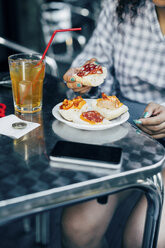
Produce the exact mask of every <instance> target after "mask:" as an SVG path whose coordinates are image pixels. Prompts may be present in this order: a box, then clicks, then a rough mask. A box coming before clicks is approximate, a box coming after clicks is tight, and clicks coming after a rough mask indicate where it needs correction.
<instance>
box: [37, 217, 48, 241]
mask: <svg viewBox="0 0 165 248" xmlns="http://www.w3.org/2000/svg"><path fill="white" fill-rule="evenodd" d="M49 215H50V213H49V212H44V213H40V214H37V215H36V217H35V220H36V243H40V244H42V245H48V243H49V235H50V232H49V229H50V226H49V224H50V218H49V217H50V216H49Z"/></svg>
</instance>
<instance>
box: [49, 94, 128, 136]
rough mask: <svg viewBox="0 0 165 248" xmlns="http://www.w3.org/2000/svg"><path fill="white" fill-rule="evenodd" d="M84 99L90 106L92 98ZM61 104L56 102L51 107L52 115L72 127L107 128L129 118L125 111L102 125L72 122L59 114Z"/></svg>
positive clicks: (85, 128)
mask: <svg viewBox="0 0 165 248" xmlns="http://www.w3.org/2000/svg"><path fill="white" fill-rule="evenodd" d="M84 100H86V101H87V103H88V106H89V108H90V103H91V101H92V100H93V99H84ZM61 104H62V102H61V103H58V104H57V105H56V106H55V107H54V108H53V109H52V114H53V116H54V117H55V118H56V119H57V120H59V121H61V122H63V123H65V124H67V125H68V126H70V127H74V128H77V129H82V130H91V131H92V130H104V129H108V128H112V127H115V126H118V125H120V124H122V123H124V122H126V121H127V120H128V118H129V113H128V112H126V113H124V114H122V115H121V116H119V117H118V118H116V119H114V120H112V121H109V124H104V125H101V124H99V125H90V124H79V123H74V122H71V121H67V120H65V119H64V118H63V117H62V116H61V115H60V113H59V111H58V110H59V106H60V105H61Z"/></svg>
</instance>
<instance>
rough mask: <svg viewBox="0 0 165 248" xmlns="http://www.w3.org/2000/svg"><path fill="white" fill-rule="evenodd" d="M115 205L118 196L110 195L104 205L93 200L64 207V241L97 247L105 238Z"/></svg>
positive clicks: (80, 245) (81, 245)
mask: <svg viewBox="0 0 165 248" xmlns="http://www.w3.org/2000/svg"><path fill="white" fill-rule="evenodd" d="M115 206H116V198H115V197H110V199H108V203H107V204H104V205H101V204H98V203H97V201H96V200H93V201H89V202H86V203H82V204H79V205H76V206H73V207H69V208H66V209H64V212H63V215H62V222H61V224H62V239H63V242H67V243H68V242H72V243H74V245H75V247H76V245H77V247H95V245H94V244H97V243H99V242H101V240H102V239H103V236H104V234H105V231H106V229H107V227H108V224H109V222H110V219H111V216H112V214H113V212H114V209H115ZM89 244H90V245H89ZM70 247H72V246H70Z"/></svg>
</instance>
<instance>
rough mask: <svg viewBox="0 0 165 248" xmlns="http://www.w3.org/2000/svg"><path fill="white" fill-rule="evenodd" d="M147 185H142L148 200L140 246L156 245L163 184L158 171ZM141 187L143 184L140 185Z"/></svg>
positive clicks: (152, 247) (144, 247) (148, 247)
mask: <svg viewBox="0 0 165 248" xmlns="http://www.w3.org/2000/svg"><path fill="white" fill-rule="evenodd" d="M148 183H149V187H146V185H144V189H143V190H144V191H145V194H146V198H147V201H148V208H147V214H146V222H145V229H144V235H143V245H142V248H154V247H157V240H158V234H159V225H160V218H161V211H162V206H163V184H162V180H161V175H160V173H159V174H157V175H155V176H154V177H153V178H152V179H151V180H150V181H149V180H148ZM142 188H143V186H142Z"/></svg>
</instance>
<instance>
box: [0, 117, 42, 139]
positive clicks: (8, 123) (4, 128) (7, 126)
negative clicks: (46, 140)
mask: <svg viewBox="0 0 165 248" xmlns="http://www.w3.org/2000/svg"><path fill="white" fill-rule="evenodd" d="M15 122H25V123H26V124H27V126H26V127H25V128H24V129H15V128H13V127H12V124H13V123H15ZM38 126H40V124H39V123H35V122H30V121H24V120H22V119H20V118H18V117H17V116H15V115H8V116H5V117H3V118H0V134H3V135H6V136H9V137H11V138H14V139H19V138H20V137H22V136H23V135H25V134H27V133H29V132H30V131H32V130H33V129H35V128H37V127H38Z"/></svg>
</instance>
